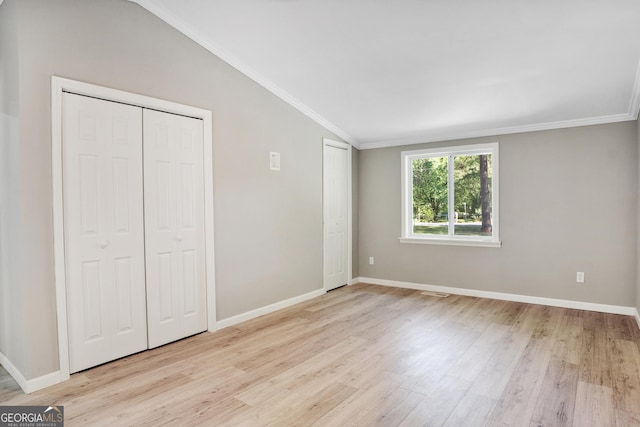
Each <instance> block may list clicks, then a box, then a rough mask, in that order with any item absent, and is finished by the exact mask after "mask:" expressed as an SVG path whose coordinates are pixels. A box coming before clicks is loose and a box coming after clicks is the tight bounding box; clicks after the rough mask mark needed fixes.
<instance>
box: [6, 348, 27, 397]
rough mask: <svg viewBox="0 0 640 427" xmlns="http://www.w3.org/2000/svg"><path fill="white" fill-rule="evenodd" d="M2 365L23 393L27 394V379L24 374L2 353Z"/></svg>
mask: <svg viewBox="0 0 640 427" xmlns="http://www.w3.org/2000/svg"><path fill="white" fill-rule="evenodd" d="M0 365H2V367H3V368H4V369H6V371H7V372H8V373H9V375H11V376H12V377H13V379H14V380H15V381H16V382H17V383H18V385H19V386H20V388H21V389H22V391H24V392H25V393H26V392H27V379H26V378H25V377H24V376H23V375H22V372H20V370H18V368H16V366H15V365H14V364H13V363H11V361H10V360H9V358H8V357H7V356H5V355H4V354H2V353H0Z"/></svg>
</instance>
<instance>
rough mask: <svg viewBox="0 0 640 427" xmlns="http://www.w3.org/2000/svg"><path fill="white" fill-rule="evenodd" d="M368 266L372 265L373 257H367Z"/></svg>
mask: <svg viewBox="0 0 640 427" xmlns="http://www.w3.org/2000/svg"><path fill="white" fill-rule="evenodd" d="M369 264H371V265H373V257H372V256H370V257H369Z"/></svg>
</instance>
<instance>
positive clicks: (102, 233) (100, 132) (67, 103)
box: [62, 93, 147, 373]
mask: <svg viewBox="0 0 640 427" xmlns="http://www.w3.org/2000/svg"><path fill="white" fill-rule="evenodd" d="M62 134H63V187H64V201H63V204H64V208H63V209H64V230H65V262H66V272H67V277H66V284H67V313H68V333H69V363H70V371H71V372H72V373H73V372H77V371H80V370H83V369H86V368H89V367H91V366H95V365H99V364H101V363H104V362H107V361H109V360H113V359H117V358H119V357H123V356H126V355H128V354H132V353H135V352H138V351H141V350H144V349H145V348H147V322H146V308H145V307H146V301H145V265H144V226H143V210H142V194H143V193H142V191H143V184H142V109H141V108H138V107H132V106H129V105H124V104H118V103H114V102H109V101H103V100H97V99H94V98H88V97H84V96H79V95H73V94H68V93H65V94H63V127H62Z"/></svg>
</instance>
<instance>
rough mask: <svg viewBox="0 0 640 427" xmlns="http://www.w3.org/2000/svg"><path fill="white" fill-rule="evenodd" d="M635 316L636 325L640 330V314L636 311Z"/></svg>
mask: <svg viewBox="0 0 640 427" xmlns="http://www.w3.org/2000/svg"><path fill="white" fill-rule="evenodd" d="M634 314H635V316H634V317H635V318H636V323H637V324H638V329H640V312H639V311H638V310H637V309H636V312H635V313H634Z"/></svg>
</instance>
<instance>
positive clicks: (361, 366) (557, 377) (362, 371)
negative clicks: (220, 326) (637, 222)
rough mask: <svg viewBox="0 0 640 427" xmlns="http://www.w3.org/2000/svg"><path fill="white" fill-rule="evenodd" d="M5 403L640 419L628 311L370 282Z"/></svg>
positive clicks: (296, 419) (382, 418)
mask: <svg viewBox="0 0 640 427" xmlns="http://www.w3.org/2000/svg"><path fill="white" fill-rule="evenodd" d="M0 404H3V405H17V404H33V405H50V404H57V405H64V407H65V418H66V425H68V426H74V425H92V426H93V425H105V426H106V425H109V426H124V425H126V426H129V425H136V426H137V425H153V426H157V425H180V426H186V425H200V424H202V425H209V426H217V425H237V426H262V425H267V426H290V425H291V426H293V425H300V426H305V425H318V426H344V425H361V426H372V425H385V426H422V425H425V426H440V425H446V426H465V427H466V426H483V425H487V426H576V427H585V426H598V427H600V426H639V425H640V331H639V330H638V327H637V325H636V323H635V320H634V319H633V318H632V317H629V316H619V315H611V314H602V313H594V312H587V311H579V310H569V309H562V308H553V307H545V306H539V305H529V304H521V303H513V302H505V301H496V300H489V299H480V298H471V297H463V296H453V295H452V296H449V297H446V298H438V297H433V296H427V295H423V294H422V293H421V292H420V291H412V290H406V289H397V288H387V287H380V286H373V285H365V284H358V285H354V286H349V287H345V288H341V289H338V290H335V291H333V292H330V293H328V294H326V295H324V296H322V297H318V298H316V299H313V300H311V301H308V302H305V303H302V304H299V305H296V306H294V307H290V308H288V309H285V310H282V311H279V312H277V313H273V314H270V315H267V316H263V317H260V318H258V319H254V320H252V321H249V322H246V323H243V324H240V325H237V326H235V327H230V328H227V329H224V330H222V331H219V332H217V333H214V334H210V333H204V334H200V335H197V336H194V337H191V338H188V339H185V340H182V341H179V342H176V343H173V344H169V345H166V346H164V347H161V348H158V349H155V350H152V351H146V352H143V353H139V354H136V355H133V356H130V357H126V358H124V359H120V360H117V361H115V362H112V363H109V364H106V365H102V366H99V367H96V368H93V369H90V370H87V371H84V372H82V373H79V374H75V375H73V376H72V378H71V380H70V381H68V382H66V383H64V384H60V385H57V386H54V387H51V388H49V389H46V390H42V391H40V392H37V393H34V394H32V395H29V396H25V395H23V394H21V393H20V391H19V389H18V387H17V386H16V385H15V383H13V382H12V381H11V380H10V379H9V378H8V376H7V374H6V372H5V371H3V370H1V369H0Z"/></svg>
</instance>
